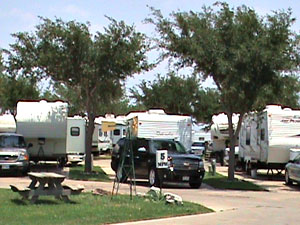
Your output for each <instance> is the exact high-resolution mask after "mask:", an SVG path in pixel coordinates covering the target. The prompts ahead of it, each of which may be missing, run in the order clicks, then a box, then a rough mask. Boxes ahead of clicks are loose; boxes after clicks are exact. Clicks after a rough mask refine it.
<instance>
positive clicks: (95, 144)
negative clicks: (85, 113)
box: [92, 123, 101, 155]
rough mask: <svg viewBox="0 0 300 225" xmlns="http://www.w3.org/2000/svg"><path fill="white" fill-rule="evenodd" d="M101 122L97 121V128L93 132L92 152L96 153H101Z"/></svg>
mask: <svg viewBox="0 0 300 225" xmlns="http://www.w3.org/2000/svg"><path fill="white" fill-rule="evenodd" d="M100 127H101V126H100V124H98V123H95V128H94V132H93V138H92V153H93V154H94V155H99V153H100V149H99V138H100V136H99V129H100Z"/></svg>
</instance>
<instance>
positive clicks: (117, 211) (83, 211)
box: [0, 189, 212, 225]
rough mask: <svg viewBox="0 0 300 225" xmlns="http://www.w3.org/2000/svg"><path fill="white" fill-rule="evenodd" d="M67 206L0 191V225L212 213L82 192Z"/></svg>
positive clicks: (196, 206) (44, 198) (47, 198)
mask: <svg viewBox="0 0 300 225" xmlns="http://www.w3.org/2000/svg"><path fill="white" fill-rule="evenodd" d="M70 199H71V201H72V202H71V203H65V202H63V201H61V200H56V199H55V198H54V197H53V196H41V197H40V198H39V199H38V200H37V202H36V204H30V203H29V201H27V200H24V201H23V200H21V196H20V195H19V194H18V193H15V192H12V191H11V190H7V189H0V201H1V204H0V212H1V217H0V224H10V225H21V224H22V225H23V224H30V225H40V224H43V225H52V224H53V225H54V224H55V225H57V224H66V225H73V224H74V225H77V224H89V225H93V224H97V225H99V224H108V223H120V222H128V221H137V220H145V219H156V218H164V217H173V216H181V215H191V214H201V213H209V212H212V210H211V209H208V208H206V207H204V206H202V205H199V204H195V203H190V202H184V204H183V205H182V206H179V205H167V204H165V202H164V201H159V202H155V201H151V200H149V199H145V198H141V197H134V198H133V199H132V200H130V197H129V196H128V195H118V196H114V198H113V199H111V196H109V195H106V196H100V195H92V194H91V193H82V194H80V195H72V196H70Z"/></svg>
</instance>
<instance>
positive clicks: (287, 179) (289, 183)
mask: <svg viewBox="0 0 300 225" xmlns="http://www.w3.org/2000/svg"><path fill="white" fill-rule="evenodd" d="M285 184H286V185H292V184H293V181H292V180H291V179H290V175H289V171H288V170H287V169H286V170H285Z"/></svg>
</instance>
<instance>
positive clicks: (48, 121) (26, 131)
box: [16, 100, 85, 165]
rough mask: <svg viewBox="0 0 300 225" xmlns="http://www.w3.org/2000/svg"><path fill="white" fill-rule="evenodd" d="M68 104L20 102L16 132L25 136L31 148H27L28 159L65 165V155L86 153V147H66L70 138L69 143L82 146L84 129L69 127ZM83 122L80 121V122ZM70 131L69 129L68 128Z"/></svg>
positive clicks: (58, 102) (66, 157) (59, 102)
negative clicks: (77, 143)
mask: <svg viewBox="0 0 300 225" xmlns="http://www.w3.org/2000/svg"><path fill="white" fill-rule="evenodd" d="M67 115H68V104H67V103H65V102H61V101H56V102H47V101H44V100H42V101H19V102H18V103H17V114H16V121H17V133H20V134H22V135H23V136H24V138H25V140H26V142H27V143H31V145H32V147H31V148H29V149H28V154H29V157H30V160H32V161H35V162H38V161H41V160H43V161H46V160H49V161H59V162H60V164H61V165H64V164H65V163H66V162H67V159H68V155H74V153H75V154H80V155H82V154H85V148H80V149H77V150H76V151H74V148H69V147H67V142H68V141H67V139H68V136H69V135H70V136H71V137H70V138H71V139H72V142H74V143H75V139H76V140H78V141H79V142H80V143H81V145H83V143H85V135H84V134H85V128H83V127H80V126H78V125H76V126H72V127H68V119H67ZM82 121H83V120H81V123H82ZM68 128H69V129H68Z"/></svg>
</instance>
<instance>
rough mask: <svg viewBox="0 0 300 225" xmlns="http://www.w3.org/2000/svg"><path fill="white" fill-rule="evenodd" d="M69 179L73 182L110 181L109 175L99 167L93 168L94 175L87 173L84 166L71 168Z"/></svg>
mask: <svg viewBox="0 0 300 225" xmlns="http://www.w3.org/2000/svg"><path fill="white" fill-rule="evenodd" d="M69 178H70V179H73V180H90V181H110V179H109V177H108V176H107V174H106V173H105V172H104V171H103V170H102V169H101V167H99V166H94V167H93V172H92V173H89V174H88V173H85V172H84V166H75V167H70V170H69Z"/></svg>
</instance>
